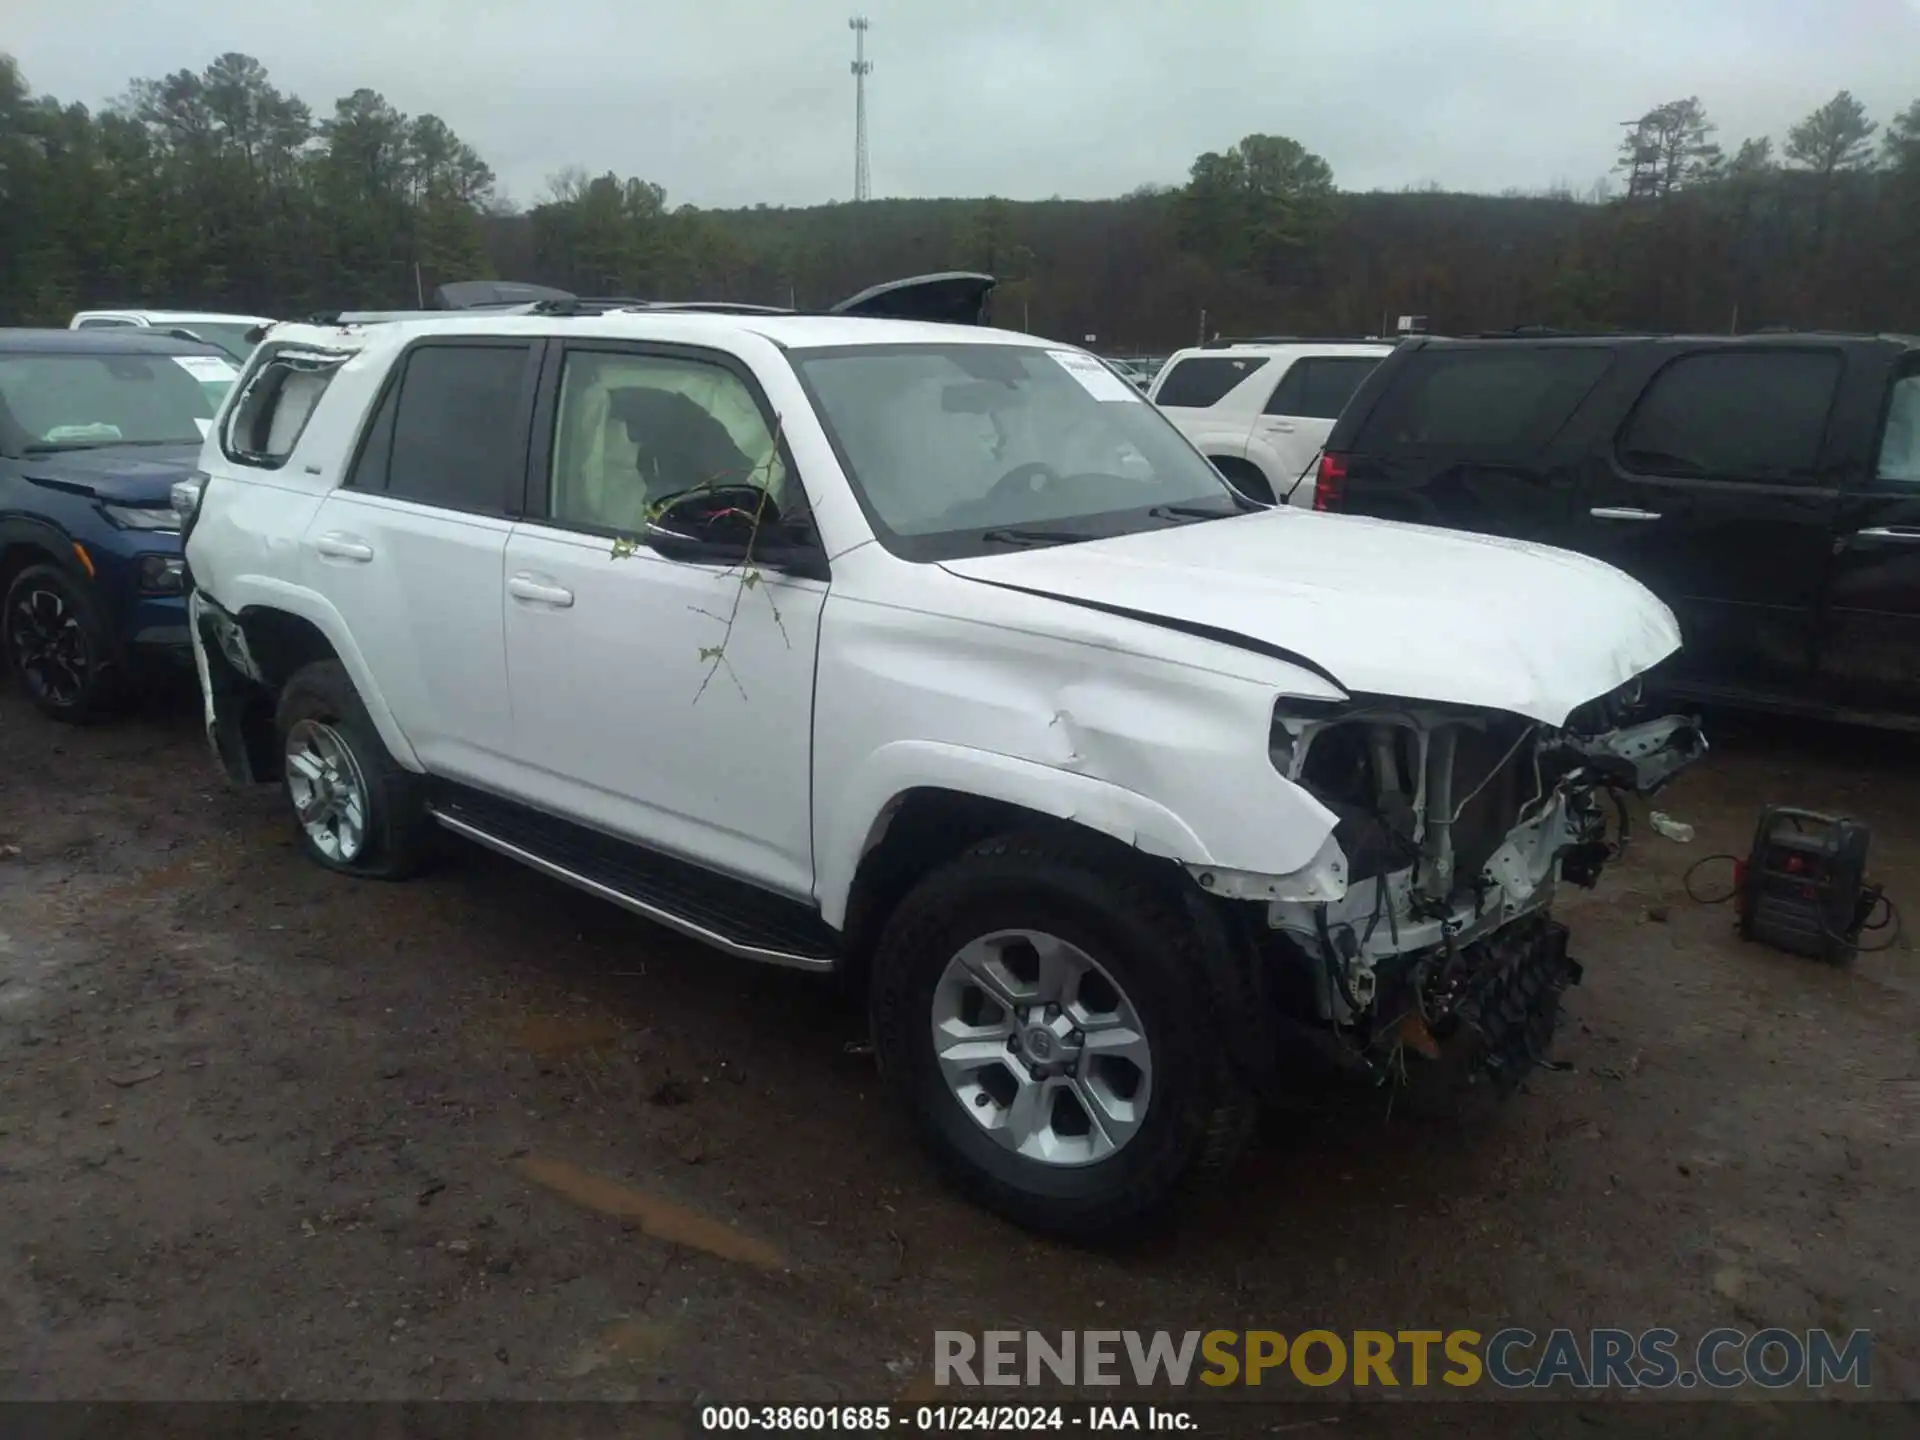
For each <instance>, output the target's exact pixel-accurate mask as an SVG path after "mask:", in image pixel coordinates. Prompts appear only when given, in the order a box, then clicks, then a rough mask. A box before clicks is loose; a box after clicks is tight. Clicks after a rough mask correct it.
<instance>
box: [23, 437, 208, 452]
mask: <svg viewBox="0 0 1920 1440" xmlns="http://www.w3.org/2000/svg"><path fill="white" fill-rule="evenodd" d="M199 443H200V442H199V440H197V439H195V440H41V441H38V442H36V443H35V444H32V445H23V446H21V447H20V453H21V454H23V455H66V454H69V453H71V452H72V451H75V450H130V449H133V448H135V447H137V446H141V445H198V444H199Z"/></svg>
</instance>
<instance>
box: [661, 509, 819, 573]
mask: <svg viewBox="0 0 1920 1440" xmlns="http://www.w3.org/2000/svg"><path fill="white" fill-rule="evenodd" d="M641 539H642V540H643V541H644V542H645V544H646V546H647V548H648V549H650V550H652V551H654V552H655V553H656V554H660V555H664V556H665V557H666V558H667V559H669V560H684V561H687V562H688V563H690V564H694V565H728V566H730V565H744V564H747V563H749V562H751V563H752V564H755V565H760V566H763V567H765V568H766V569H768V570H778V571H781V572H782V573H784V574H789V575H801V576H806V577H808V578H812V579H817V580H824V579H826V578H827V567H826V557H825V556H824V555H822V554H821V553H820V546H819V544H818V542H817V541H816V540H815V538H814V535H813V529H812V527H811V526H810V525H807V524H806V523H805V522H803V521H789V520H787V519H786V518H785V517H783V516H782V515H781V513H780V507H779V505H777V504H776V503H775V502H774V498H773V496H771V495H769V494H768V493H767V492H766V491H765V490H764V489H762V488H761V487H760V486H758V485H713V486H706V487H703V488H701V489H698V490H689V491H688V492H687V493H686V494H684V495H676V496H674V497H673V498H672V499H670V500H668V501H667V502H666V504H665V505H663V506H661V508H660V509H659V511H658V512H656V513H655V515H654V517H653V519H651V520H649V521H648V522H647V528H646V530H645V531H644V532H643V533H642V535H641Z"/></svg>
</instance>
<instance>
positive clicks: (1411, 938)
mask: <svg viewBox="0 0 1920 1440" xmlns="http://www.w3.org/2000/svg"><path fill="white" fill-rule="evenodd" d="M1635 699H1636V697H1635V696H1633V695H1631V694H1627V693H1623V694H1620V695H1617V696H1612V697H1608V698H1607V699H1606V700H1603V701H1600V702H1596V703H1595V704H1593V705H1590V706H1586V707H1583V708H1582V710H1581V711H1577V712H1575V714H1574V715H1573V716H1572V717H1570V719H1569V721H1568V723H1567V725H1566V727H1564V728H1559V729H1555V728H1551V727H1547V726H1543V725H1540V724H1537V723H1534V722H1531V721H1528V720H1525V719H1522V718H1520V717H1518V716H1513V715H1507V714H1503V713H1499V712H1491V711H1475V710H1471V709H1466V708H1463V707H1450V706H1430V705H1420V704H1416V703H1411V702H1409V703H1405V704H1402V703H1399V702H1395V701H1391V700H1372V701H1361V700H1355V701H1348V702H1341V703H1339V704H1335V705H1326V706H1320V707H1310V706H1306V705H1295V706H1284V707H1283V709H1282V713H1280V714H1278V715H1277V716H1276V718H1275V722H1274V730H1273V743H1272V755H1273V761H1274V764H1275V766H1276V767H1277V768H1279V769H1280V770H1281V772H1282V773H1283V774H1285V775H1286V776H1287V777H1288V778H1289V779H1291V780H1293V781H1294V782H1295V783H1297V784H1298V785H1300V786H1301V787H1302V788H1303V789H1305V790H1306V791H1308V792H1309V793H1310V794H1312V795H1313V796H1314V797H1315V798H1316V799H1318V800H1319V801H1320V802H1321V803H1322V804H1323V805H1325V806H1326V807H1327V808H1328V809H1329V810H1330V811H1332V812H1333V813H1334V814H1335V815H1336V816H1337V817H1338V823H1337V824H1336V826H1335V828H1334V832H1333V840H1334V842H1335V844H1337V846H1338V848H1339V851H1340V853H1341V855H1342V857H1344V862H1345V865H1344V893H1342V894H1340V895H1339V896H1338V897H1337V898H1325V897H1314V898H1283V899H1272V900H1269V901H1268V902H1267V903H1266V904H1265V906H1264V910H1265V926H1264V932H1265V933H1264V935H1263V937H1262V942H1261V946H1260V948H1261V950H1262V951H1263V952H1265V956H1266V958H1267V960H1268V961H1269V964H1268V966H1267V967H1265V968H1266V969H1267V971H1268V976H1269V979H1270V981H1271V982H1272V983H1271V986H1270V988H1271V990H1272V992H1273V994H1274V996H1275V999H1276V1001H1277V1003H1278V1005H1279V1008H1280V1010H1281V1012H1282V1020H1283V1023H1285V1022H1287V1021H1291V1022H1293V1023H1292V1026H1291V1027H1290V1028H1296V1029H1298V1028H1303V1027H1311V1029H1312V1030H1314V1031H1317V1032H1318V1038H1319V1041H1320V1042H1321V1045H1320V1048H1321V1049H1322V1051H1323V1052H1325V1053H1327V1054H1329V1055H1330V1056H1331V1058H1333V1059H1335V1060H1336V1061H1337V1062H1338V1063H1339V1064H1341V1065H1342V1066H1343V1067H1344V1068H1346V1069H1349V1070H1354V1071H1359V1072H1362V1073H1365V1074H1368V1075H1370V1076H1372V1077H1373V1078H1375V1079H1377V1080H1388V1079H1392V1080H1396V1081H1400V1082H1403V1083H1405V1084H1406V1085H1407V1086H1408V1087H1409V1089H1410V1091H1412V1092H1414V1093H1413V1095H1412V1098H1413V1099H1415V1100H1419V1099H1421V1098H1422V1096H1421V1094H1420V1093H1419V1092H1422V1091H1426V1092H1430V1093H1429V1094H1428V1095H1427V1096H1426V1098H1429V1099H1433V1100H1435V1101H1436V1103H1440V1104H1446V1103H1450V1101H1449V1100H1447V1099H1443V1098H1442V1097H1451V1096H1453V1095H1455V1094H1456V1093H1457V1091H1458V1090H1459V1088H1460V1087H1462V1086H1473V1085H1479V1086H1482V1087H1484V1088H1489V1089H1491V1090H1493V1091H1496V1092H1504V1091H1506V1090H1510V1089H1511V1088H1512V1087H1513V1086H1515V1085H1516V1084H1518V1082H1519V1080H1520V1079H1521V1077H1522V1076H1523V1075H1525V1074H1526V1073H1527V1071H1528V1070H1529V1069H1531V1068H1532V1067H1533V1066H1534V1065H1535V1064H1536V1063H1538V1062H1539V1061H1540V1060H1541V1059H1543V1058H1544V1055H1545V1052H1546V1049H1547V1046H1548V1043H1549V1042H1550V1041H1551V1039H1552V1036H1553V1031H1554V1027H1555V1023H1556V1021H1557V1017H1558V1012H1559V1002H1560V996H1561V992H1562V991H1563V990H1564V989H1565V987H1566V986H1567V985H1569V984H1572V983H1576V982H1577V981H1578V979H1579V977H1580V966H1579V964H1578V963H1577V962H1576V961H1575V960H1574V959H1573V958H1572V957H1571V956H1570V955H1569V954H1568V951H1567V938H1568V937H1567V931H1566V928H1565V927H1564V926H1562V925H1559V924H1557V923H1555V922H1554V921H1553V920H1552V919H1551V918H1550V914H1549V911H1550V907H1551V904H1552V900H1553V894H1554V890H1555V887H1556V885H1557V884H1558V883H1559V882H1560V881H1562V880H1565V881H1567V882H1569V883H1572V884H1575V885H1580V886H1591V885H1593V884H1594V883H1595V882H1596V881H1597V880H1598V878H1599V875H1600V872H1601V870H1602V868H1603V867H1604V866H1605V865H1606V864H1607V863H1608V862H1609V861H1611V860H1613V859H1616V858H1618V856H1619V855H1620V853H1621V852H1622V850H1623V849H1624V848H1625V847H1626V844H1627V842H1628V839H1629V836H1630V829H1631V822H1630V818H1629V811H1628V808H1627V805H1626V803H1625V797H1626V796H1627V795H1628V794H1641V795H1644V794H1650V793H1652V792H1653V791H1655V790H1657V789H1659V788H1660V787H1661V786H1663V785H1665V784H1666V783H1667V782H1668V781H1669V780H1671V779H1672V778H1673V777H1674V776H1675V775H1676V774H1678V773H1679V772H1680V771H1681V770H1682V769H1684V768H1686V766H1688V765H1690V764H1692V763H1693V762H1694V761H1695V760H1697V759H1698V758H1699V757H1700V756H1701V755H1702V754H1703V753H1705V750H1706V743H1705V741H1704V739H1703V738H1702V736H1701V734H1700V729H1699V725H1698V723H1697V722H1696V721H1694V720H1691V719H1687V718H1683V717H1679V716H1668V717H1665V718H1662V719H1655V720H1649V721H1644V722H1641V723H1624V721H1625V720H1626V718H1627V716H1628V715H1629V714H1630V712H1631V709H1632V706H1633V703H1634V701H1635ZM1329 1040H1330V1041H1331V1044H1328V1043H1327V1042H1328V1041H1329Z"/></svg>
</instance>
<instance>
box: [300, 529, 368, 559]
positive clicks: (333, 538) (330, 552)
mask: <svg viewBox="0 0 1920 1440" xmlns="http://www.w3.org/2000/svg"><path fill="white" fill-rule="evenodd" d="M313 548H314V549H315V550H318V551H319V552H320V553H321V554H322V555H325V556H326V557H327V558H328V559H331V560H353V561H356V562H358V563H359V564H362V565H364V564H366V563H367V561H369V560H371V559H373V547H372V546H371V545H369V544H367V542H366V541H364V540H362V539H360V538H359V537H358V536H357V535H343V534H341V533H340V532H339V531H338V530H329V531H328V532H327V533H326V534H325V535H322V536H321V537H320V538H319V539H318V540H316V541H314V542H313Z"/></svg>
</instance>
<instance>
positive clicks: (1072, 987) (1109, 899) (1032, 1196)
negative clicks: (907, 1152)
mask: <svg viewBox="0 0 1920 1440" xmlns="http://www.w3.org/2000/svg"><path fill="white" fill-rule="evenodd" d="M1049 973H1052V974H1054V975H1055V976H1056V978H1060V977H1068V978H1066V979H1065V980H1063V986H1064V988H1062V989H1061V990H1060V993H1059V994H1058V995H1056V997H1055V998H1056V1002H1061V1003H1056V1004H1055V1006H1054V1011H1053V1012H1052V1013H1053V1017H1054V1018H1051V1019H1049V1018H1048V1017H1049V1012H1048V1010H1047V1008H1046V1003H1045V997H1046V995H1047V994H1048V993H1049V991H1048V988H1047V976H1048V975H1049ZM969 997H973V998H972V1001H971V1004H972V1009H971V1010H969V1008H968V1006H969ZM1002 1002H1007V1003H1002ZM871 1004H872V1011H873V1029H874V1037H875V1043H874V1049H875V1054H876V1056H877V1057H878V1059H879V1061H880V1067H881V1070H882V1073H883V1074H884V1075H885V1077H886V1078H887V1081H888V1083H889V1085H890V1086H891V1087H892V1088H893V1089H894V1090H895V1092H896V1094H897V1095H898V1097H899V1099H900V1100H901V1101H902V1102H903V1103H904V1104H905V1106H906V1108H907V1110H908V1113H909V1114H910V1116H911V1118H912V1119H913V1121H914V1123H915V1125H916V1128H917V1129H918V1131H919V1133H920V1135H921V1137H922V1139H923V1141H924V1142H925V1143H926V1145H927V1147H928V1148H929V1150H930V1151H931V1152H932V1154H933V1156H934V1158H935V1160H936V1161H937V1162H938V1163H939V1164H940V1165H941V1167H942V1168H943V1169H944V1170H945V1171H946V1172H947V1173H948V1174H949V1176H951V1177H952V1178H953V1180H954V1181H955V1182H956V1183H957V1184H958V1185H959V1186H960V1188H962V1189H963V1190H965V1191H966V1192H967V1193H968V1194H969V1195H971V1196H972V1197H973V1198H974V1199H975V1200H977V1201H979V1202H980V1203H981V1204H983V1205H985V1206H986V1207H987V1208H989V1209H991V1210H993V1211H995V1212H997V1213H998V1214H1000V1215H1003V1216H1005V1217H1006V1218H1007V1219H1009V1220H1012V1221H1013V1222H1014V1223H1015V1224H1018V1225H1022V1226H1025V1227H1026V1228H1028V1229H1031V1230H1036V1231H1040V1232H1042V1233H1045V1234H1050V1235H1057V1236H1062V1237H1064V1238H1069V1239H1076V1240H1085V1241H1091V1240H1100V1239H1112V1238H1117V1237H1120V1236H1123V1235H1125V1234H1128V1233H1131V1232H1135V1231H1138V1230H1140V1229H1143V1228H1145V1227H1146V1226H1147V1225H1148V1224H1150V1223H1151V1222H1152V1221H1153V1220H1155V1219H1156V1218H1157V1217H1158V1216H1159V1215H1160V1214H1161V1213H1162V1212H1163V1211H1164V1209H1165V1208H1166V1206H1167V1205H1168V1203H1169V1201H1170V1200H1172V1198H1173V1197H1174V1195H1175V1192H1176V1191H1177V1190H1178V1189H1179V1188H1180V1187H1181V1186H1182V1184H1183V1183H1184V1182H1185V1181H1187V1180H1188V1178H1189V1176H1190V1174H1191V1172H1193V1171H1194V1170H1195V1169H1197V1168H1198V1167H1199V1165H1200V1164H1201V1163H1202V1162H1203V1161H1204V1162H1207V1163H1212V1164H1226V1163H1230V1161H1231V1160H1232V1158H1233V1157H1234V1156H1235V1154H1237V1151H1238V1149H1239V1146H1240V1145H1241V1144H1242V1143H1244V1140H1245V1138H1246V1136H1247V1135H1248V1134H1249V1133H1250V1132H1251V1120H1252V1117H1253V1114H1254V1108H1253V1104H1252V1101H1251V1098H1250V1097H1249V1096H1248V1094H1247V1093H1246V1092H1245V1090H1244V1089H1243V1088H1242V1087H1241V1086H1240V1085H1239V1084H1238V1083H1237V1081H1236V1079H1235V1078H1234V1076H1233V1074H1232V1072H1231V1070H1230V1068H1229V1067H1228V1065H1227V1062H1226V1061H1225V1059H1224V1057H1223V1054H1222V1046H1221V1043H1220V1039H1219V1035H1218V1032H1217V1029H1216V1026H1215V1018H1214V1007H1213V1004H1212V1002H1211V1000H1210V998H1209V991H1208V987H1207V984H1206V980H1205V970H1204V966H1203V964H1202V961H1201V957H1200V955H1199V938H1198V936H1197V935H1196V933H1195V930H1194V927H1193V925H1192V923H1191V922H1190V920H1189V919H1188V918H1187V916H1186V915H1185V914H1184V913H1183V912H1182V910H1181V907H1180V905H1179V903H1178V902H1177V900H1175V899H1174V898H1172V897H1171V896H1169V895H1165V894H1163V893H1161V892H1160V891H1159V889H1158V888H1157V887H1155V886H1154V885H1152V884H1150V883H1143V882H1142V881H1141V880H1140V879H1138V878H1136V876H1135V875H1133V874H1130V873H1128V871H1127V870H1126V869H1125V867H1124V861H1122V863H1120V864H1116V863H1115V857H1112V856H1109V855H1107V854H1106V853H1104V852H1103V851H1102V850H1101V849H1099V848H1098V847H1096V846H1095V845H1092V844H1089V843H1087V842H1085V841H1082V840H1079V839H1078V838H1077V837H1073V836H1070V835H1053V834H1046V833H1033V834H1024V835H1015V836H1010V837H1000V838H996V839H992V840H987V841H984V842H982V843H980V844H978V845H976V846H974V847H973V848H972V849H971V850H969V851H967V852H966V853H965V854H964V855H962V856H961V857H960V858H959V859H957V860H955V861H952V862H951V863H949V864H947V865H945V866H943V867H941V868H940V869H939V870H936V871H935V872H934V873H932V874H931V875H929V876H928V877H927V878H926V879H924V880H923V881H921V883H920V884H919V885H918V886H917V887H916V888H915V889H914V890H913V891H912V892H911V893H910V894H909V895H908V896H907V897H906V899H905V900H903V901H902V902H901V904H900V906H899V908H898V909H897V910H895V912H894V913H893V915H892V916H891V917H890V918H889V920H888V922H887V924H886V927H885V929H884V931H883V933H882V935H881V938H880V942H879V946H878V948H877V951H876V954H875V957H874V976H873V990H872V1000H871ZM1042 1029H1044V1030H1046V1031H1047V1034H1046V1035H1045V1036H1039V1035H1037V1033H1036V1032H1037V1031H1038V1030H1042ZM1076 1037H1077V1038H1076ZM1036 1046H1037V1047H1040V1048H1038V1049H1036V1048H1035V1047H1036ZM1076 1111H1077V1112H1078V1117H1079V1118H1078V1119H1076V1118H1075V1112H1076Z"/></svg>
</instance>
